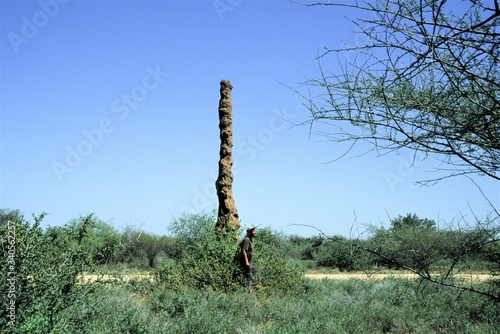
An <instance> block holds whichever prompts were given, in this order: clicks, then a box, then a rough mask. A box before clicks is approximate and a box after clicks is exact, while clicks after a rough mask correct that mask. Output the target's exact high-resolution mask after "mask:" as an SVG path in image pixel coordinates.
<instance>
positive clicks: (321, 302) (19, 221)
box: [0, 210, 500, 333]
mask: <svg viewBox="0 0 500 334" xmlns="http://www.w3.org/2000/svg"><path fill="white" fill-rule="evenodd" d="M43 216H44V215H43V214H42V215H40V216H34V217H33V218H32V219H30V220H28V219H26V218H25V217H24V216H23V215H22V214H21V213H20V212H18V211H15V210H14V211H12V210H2V211H1V213H0V218H1V219H0V245H1V247H2V257H1V258H0V265H1V268H2V269H1V270H2V273H3V275H2V276H3V277H4V278H3V279H2V281H0V289H1V291H2V293H1V300H0V301H1V304H2V307H1V311H0V312H1V318H0V328H1V331H2V332H3V333H118V332H120V333H162V332H164V333H174V332H175V333H193V332H203V333H238V332H251V333H306V332H307V333H325V332H346V333H359V332H373V333H388V332H390V333H410V332H411V333H429V332H435V333H437V332H450V331H451V332H455V333H493V332H495V331H496V326H497V323H498V320H499V319H500V318H499V311H500V310H499V308H498V296H499V292H500V285H499V281H498V279H497V278H496V277H495V276H492V278H491V280H489V281H486V282H474V283H471V282H469V283H467V285H465V286H462V285H460V284H463V281H460V280H458V279H457V278H456V277H457V276H456V275H457V274H459V273H463V272H468V273H472V272H488V273H497V272H498V269H499V268H498V263H500V247H499V243H498V242H497V241H495V242H494V241H492V240H494V239H492V235H484V234H483V233H484V231H485V229H484V228H482V229H480V230H478V232H477V233H474V231H471V230H470V229H468V230H466V231H464V230H459V229H451V228H449V227H448V228H446V229H441V228H439V227H438V226H437V225H436V223H435V222H434V221H432V220H428V219H420V218H419V217H418V216H416V215H414V214H408V215H406V216H400V217H397V218H395V219H393V220H391V222H390V224H389V225H388V226H385V227H384V226H382V227H376V228H372V229H369V230H368V232H369V235H366V236H365V237H364V238H346V237H343V236H326V235H323V234H321V233H319V234H318V235H317V236H314V237H301V236H296V235H286V234H283V233H281V232H278V231H274V230H272V229H270V228H265V227H262V228H259V233H258V236H257V239H256V242H255V244H256V246H255V247H256V255H255V261H254V262H255V266H256V267H257V268H258V272H257V275H256V277H255V282H254V283H255V284H254V291H253V293H252V294H251V295H249V294H247V293H246V292H245V288H244V286H243V283H244V282H243V278H242V275H241V272H240V269H239V267H238V265H237V263H236V262H235V256H236V251H237V243H236V242H235V240H234V238H233V235H232V234H231V235H224V234H221V233H217V232H216V231H215V228H214V227H215V222H216V214H215V213H208V214H207V213H201V214H196V215H192V214H189V215H188V214H185V215H182V216H181V217H179V218H176V219H174V220H173V221H172V222H171V223H170V225H169V226H168V229H167V230H166V232H168V233H166V234H165V235H155V234H151V233H148V232H145V231H143V230H141V229H140V228H136V227H130V226H128V227H126V228H123V229H121V230H119V229H116V228H115V227H113V226H112V225H110V224H108V223H106V222H103V221H102V220H100V219H99V218H97V217H96V216H94V215H88V216H85V217H80V218H78V219H75V220H72V221H70V222H69V223H67V224H65V225H61V226H49V227H46V228H42V227H41V222H42V219H43ZM12 230H14V233H11V232H10V231H12ZM491 233H495V232H494V231H491ZM242 234H243V233H242V231H240V235H242ZM13 236H14V238H13ZM472 236H474V237H472ZM496 237H498V233H497V234H496ZM9 251H10V252H9ZM408 268H410V269H415V268H417V269H418V272H417V273H419V274H421V277H422V276H423V277H422V279H419V280H405V279H395V278H392V279H386V280H383V281H363V280H355V279H352V280H348V281H313V280H308V279H306V278H305V276H304V273H305V272H306V271H307V270H310V269H315V270H328V271H344V272H350V271H369V272H373V271H374V270H389V269H390V270H401V269H406V270H408ZM443 270H445V273H444V274H443ZM134 273H135V274H137V273H140V274H141V275H135V276H134ZM103 274H107V275H106V276H104V275H103ZM85 275H94V277H96V278H97V279H94V280H93V281H92V282H88V281H85V277H86V276H85ZM110 275H111V276H110ZM126 275H128V279H124V278H125V277H126ZM425 275H428V277H427V279H426V277H425ZM110 277H112V279H110ZM429 277H430V278H431V279H428V278H429ZM436 283H441V284H436Z"/></svg>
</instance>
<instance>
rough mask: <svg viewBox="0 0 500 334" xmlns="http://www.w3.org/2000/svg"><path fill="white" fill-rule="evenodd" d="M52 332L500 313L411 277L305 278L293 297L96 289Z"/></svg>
mask: <svg viewBox="0 0 500 334" xmlns="http://www.w3.org/2000/svg"><path fill="white" fill-rule="evenodd" d="M84 305H85V306H83V307H81V306H79V307H77V306H71V307H69V308H68V309H66V310H65V311H64V312H62V313H61V316H60V318H59V319H58V322H57V323H56V327H57V328H64V330H63V331H60V332H55V331H53V333H82V334H84V333H85V334H86V333H89V334H91V333H92V334H94V333H144V334H146V333H148V334H149V333H151V334H156V333H180V334H182V333H186V334H187V333H208V334H210V333H214V334H218V333H290V334H292V333H311V334H315V333H321V334H323V333H422V334H423V333H458V334H460V333H468V334H482V333H496V332H497V326H498V321H499V320H500V314H499V313H500V312H499V310H498V308H497V307H496V305H494V304H487V303H482V302H481V299H480V298H478V297H477V296H475V295H474V294H471V293H464V294H461V295H459V296H457V295H456V293H455V291H453V290H451V289H442V288H437V287H436V286H422V285H420V284H419V283H418V282H416V281H409V280H396V279H386V280H382V281H361V280H348V281H329V280H325V281H319V282H315V281H311V282H309V283H308V289H307V290H304V291H303V293H301V294H298V295H289V294H270V295H263V294H257V295H249V294H247V293H244V292H235V293H221V292H214V291H207V290H198V289H193V288H181V289H178V290H170V289H163V288H156V289H154V290H152V291H150V292H149V293H148V294H146V295H140V296H138V295H137V294H135V293H134V292H131V291H129V290H128V289H127V287H112V286H108V287H101V288H99V289H97V290H96V291H95V293H92V294H89V295H87V296H86V297H85V303H84Z"/></svg>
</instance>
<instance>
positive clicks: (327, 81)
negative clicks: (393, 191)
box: [296, 0, 500, 300]
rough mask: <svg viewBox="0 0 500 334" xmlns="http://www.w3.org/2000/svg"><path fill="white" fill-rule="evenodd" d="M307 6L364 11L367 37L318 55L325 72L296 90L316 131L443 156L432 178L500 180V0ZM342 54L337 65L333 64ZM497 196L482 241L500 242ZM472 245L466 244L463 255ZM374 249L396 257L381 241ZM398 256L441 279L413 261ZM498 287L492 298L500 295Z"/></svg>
mask: <svg viewBox="0 0 500 334" xmlns="http://www.w3.org/2000/svg"><path fill="white" fill-rule="evenodd" d="M301 4H302V5H304V6H327V7H329V6H333V7H347V8H350V9H353V10H358V12H357V13H356V14H357V15H356V17H357V18H354V19H351V22H352V23H353V24H354V25H355V26H356V27H357V28H358V32H359V33H360V34H361V35H362V36H363V37H364V38H363V42H362V43H359V44H357V45H355V46H349V45H346V46H344V47H340V48H336V49H329V48H327V49H326V50H325V52H324V53H323V54H322V55H320V56H319V57H318V61H319V68H320V76H319V78H315V79H308V80H307V81H306V83H305V86H306V87H308V92H307V93H302V92H300V91H298V90H296V92H297V93H298V95H299V96H300V97H301V98H302V99H303V104H304V106H306V108H307V109H308V110H309V111H310V118H309V119H308V120H306V121H305V122H304V124H306V125H308V126H310V128H311V131H312V132H316V133H319V134H320V135H323V136H325V137H327V138H328V139H330V140H332V141H334V142H337V143H344V142H347V143H350V144H351V146H350V148H349V149H348V151H347V152H345V154H347V153H348V152H349V151H350V150H351V149H352V148H353V147H355V146H356V144H357V143H359V142H366V143H369V144H370V146H369V147H370V150H374V151H376V152H377V153H378V154H386V153H390V152H394V151H400V150H403V149H409V150H412V151H413V152H414V155H413V156H414V159H420V158H421V157H422V158H424V159H425V158H427V157H428V156H430V155H434V156H436V157H437V158H438V159H439V160H441V161H440V163H439V165H438V166H436V169H437V170H438V171H440V173H439V174H437V175H438V176H437V177H436V178H434V179H429V180H424V181H421V183H423V184H434V183H436V182H439V181H441V180H443V179H445V178H449V177H456V176H460V175H462V176H469V175H474V174H475V175H482V176H487V177H489V178H491V180H492V181H494V182H498V181H499V180H500V176H499V175H498V173H499V170H500V101H499V100H500V66H499V65H500V28H499V24H500V5H499V0H484V1H481V0H468V1H461V2H457V1H446V0H440V1H439V0H373V1H368V0H366V1H362V0H359V1H335V0H326V1H324V2H321V1H320V2H314V3H302V2H301ZM332 56H337V58H336V60H337V61H338V64H339V67H338V68H337V69H336V70H335V71H329V70H327V69H326V66H325V63H326V62H327V61H329V60H330V59H331V57H332ZM344 56H347V57H345V58H344ZM334 59H335V58H334ZM344 59H345V60H344ZM318 128H319V129H320V130H317V129H318ZM490 204H491V208H492V212H491V213H490V214H489V215H488V216H487V218H486V219H484V220H481V219H479V218H478V219H477V222H476V223H477V226H478V229H479V230H480V235H481V236H484V238H483V237H482V238H479V243H480V244H477V245H476V244H474V245H475V247H476V246H477V247H479V248H481V247H483V246H486V245H490V244H495V243H498V242H499V240H500V233H499V230H500V226H499V225H500V224H499V220H500V217H499V212H498V208H496V207H495V206H494V205H493V204H492V203H491V202H490ZM474 233H477V229H475V230H474V231H472V232H471V234H470V235H471V236H473V235H474ZM474 240H475V239H474ZM474 242H475V241H474ZM416 246H418V243H417V244H416ZM469 246H470V245H469V243H464V246H463V247H461V249H460V250H459V251H458V253H457V254H459V256H460V258H464V257H465V256H466V255H467V254H469V253H470V252H469V248H470V247H469ZM468 247H469V248H468ZM367 250H368V251H370V252H372V253H375V254H377V255H379V256H382V257H385V258H387V259H388V260H394V258H391V256H390V254H384V253H383V252H382V251H380V248H377V247H374V248H372V249H367ZM499 260H500V259H499ZM457 261H458V260H457ZM398 264H399V265H400V266H402V267H404V268H406V269H409V270H412V271H414V272H416V273H417V274H419V275H420V276H421V277H423V278H424V279H427V280H430V281H434V282H438V281H437V280H436V279H435V278H434V277H432V276H431V275H430V274H429V273H428V272H425V271H422V270H421V269H420V268H417V267H415V266H414V265H412V262H411V261H409V262H404V263H403V262H400V261H399V262H398ZM453 268H454V267H452V268H450V269H453ZM448 276H449V275H446V277H448ZM439 283H441V284H444V285H446V284H449V283H448V282H447V281H446V282H445V281H439ZM497 292H498V290H497ZM497 292H495V293H492V294H490V295H489V297H492V296H493V297H492V298H493V299H495V300H498V299H500V293H497Z"/></svg>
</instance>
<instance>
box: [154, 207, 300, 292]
mask: <svg viewBox="0 0 500 334" xmlns="http://www.w3.org/2000/svg"><path fill="white" fill-rule="evenodd" d="M216 219H217V218H216V215H215V212H212V213H211V214H200V215H183V216H182V217H181V218H179V219H175V220H174V221H173V222H172V224H171V225H170V226H169V231H170V232H171V233H173V235H174V237H175V238H176V239H177V240H178V242H177V246H178V247H179V249H180V250H182V252H180V253H181V255H180V256H179V264H178V268H172V267H171V266H170V267H169V268H168V269H167V270H165V269H162V270H159V271H158V272H157V274H156V275H157V277H159V278H160V280H161V281H162V284H164V285H167V286H170V287H178V286H180V285H181V284H180V282H182V286H186V287H194V288H197V289H201V290H211V291H223V292H230V291H237V290H241V289H242V286H243V283H244V279H243V276H242V270H241V268H240V264H239V262H238V261H237V256H238V252H239V244H238V242H236V241H235V240H234V236H233V235H232V234H229V233H222V232H216V230H215V223H216ZM240 234H241V232H240ZM289 245H290V244H289V243H287V242H286V239H285V238H284V237H283V236H282V235H280V234H279V233H275V232H273V231H271V230H269V229H265V228H264V229H258V232H257V236H256V237H255V239H254V248H255V254H254V258H253V263H254V265H255V266H256V268H257V274H256V275H255V276H254V279H253V285H254V286H255V289H256V290H259V291H260V292H261V293H266V294H268V293H276V292H290V293H293V291H294V289H295V288H298V289H300V287H301V284H302V283H303V272H302V271H301V270H300V269H299V266H298V265H296V264H293V263H291V260H290V256H289V250H290V247H288V246H289Z"/></svg>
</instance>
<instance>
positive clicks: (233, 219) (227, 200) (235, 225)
mask: <svg viewBox="0 0 500 334" xmlns="http://www.w3.org/2000/svg"><path fill="white" fill-rule="evenodd" d="M231 89H233V86H231V83H230V82H229V81H227V80H222V81H221V83H220V101H219V129H220V151H219V175H218V177H217V181H215V188H216V190H217V198H218V199H219V210H218V212H217V226H216V229H217V230H219V231H220V230H233V231H236V230H238V229H239V227H240V221H239V216H238V210H237V209H236V205H235V203H234V198H233V190H232V187H233V172H232V167H233V162H234V161H233V153H232V152H233V102H232V100H231Z"/></svg>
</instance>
